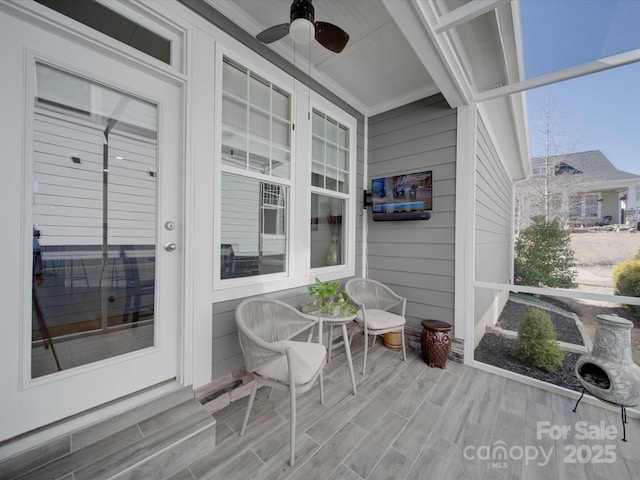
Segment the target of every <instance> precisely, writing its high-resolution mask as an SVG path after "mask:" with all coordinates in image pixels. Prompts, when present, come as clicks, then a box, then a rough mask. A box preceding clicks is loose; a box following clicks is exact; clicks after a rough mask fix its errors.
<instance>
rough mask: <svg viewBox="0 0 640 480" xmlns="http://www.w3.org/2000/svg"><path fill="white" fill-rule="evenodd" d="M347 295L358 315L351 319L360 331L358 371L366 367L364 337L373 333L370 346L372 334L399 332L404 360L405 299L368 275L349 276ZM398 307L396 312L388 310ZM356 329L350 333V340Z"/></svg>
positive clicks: (346, 288)
mask: <svg viewBox="0 0 640 480" xmlns="http://www.w3.org/2000/svg"><path fill="white" fill-rule="evenodd" d="M344 289H345V291H346V292H347V295H349V297H350V298H351V301H353V303H354V304H355V305H356V307H357V308H358V316H357V317H356V319H355V321H354V326H355V327H356V329H361V330H362V331H363V332H364V362H363V363H362V374H363V375H364V372H365V369H366V367H367V348H368V337H369V335H372V336H373V341H372V343H371V346H372V347H373V342H375V339H376V336H377V335H381V334H383V333H388V332H400V335H401V338H402V355H403V356H404V360H405V361H406V360H407V351H406V349H405V343H404V325H405V323H406V320H405V318H404V314H405V308H406V306H407V299H406V298H404V297H401V296H400V295H398V294H396V293H395V292H394V291H393V290H391V289H390V288H389V287H387V286H386V285H383V284H382V283H380V282H377V281H375V280H370V279H368V278H352V279H351V280H349V281H348V282H347V283H346V284H345V286H344ZM397 307H399V313H392V312H389V311H388V310H390V309H392V308H397ZM356 329H354V330H353V331H352V333H351V341H352V342H353V335H354V334H355V331H356Z"/></svg>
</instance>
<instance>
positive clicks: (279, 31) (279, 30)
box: [256, 23, 289, 43]
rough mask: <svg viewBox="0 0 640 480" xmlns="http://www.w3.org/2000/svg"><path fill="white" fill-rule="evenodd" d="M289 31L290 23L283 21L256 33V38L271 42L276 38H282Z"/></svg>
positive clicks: (263, 41)
mask: <svg viewBox="0 0 640 480" xmlns="http://www.w3.org/2000/svg"><path fill="white" fill-rule="evenodd" d="M288 33H289V24H288V23H283V24H280V25H274V26H273V27H270V28H267V29H266V30H264V31H262V32H260V33H259V34H258V35H256V39H258V40H260V41H261V42H262V43H271V42H275V41H276V40H280V39H281V38H282V37H284V36H286V35H287V34H288Z"/></svg>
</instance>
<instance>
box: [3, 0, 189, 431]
mask: <svg viewBox="0 0 640 480" xmlns="http://www.w3.org/2000/svg"><path fill="white" fill-rule="evenodd" d="M5 7H6V5H5ZM8 7H9V10H11V9H13V8H14V7H15V6H14V5H9V6H8ZM37 8H40V6H37ZM5 10H6V9H5V8H0V25H2V24H6V25H13V27H15V28H18V29H19V28H20V27H26V29H27V30H31V33H32V34H33V35H34V36H37V37H38V40H39V41H40V42H42V38H47V37H48V36H51V35H52V36H55V37H57V38H60V39H62V40H63V41H64V42H70V43H73V45H74V46H75V47H77V48H78V49H84V50H86V51H87V53H88V54H89V53H90V54H92V55H93V57H94V60H95V61H97V62H100V61H101V59H102V60H104V59H106V60H108V61H109V62H117V63H120V64H121V65H123V66H125V67H126V68H127V69H133V70H136V71H137V74H139V75H143V76H153V77H155V78H156V79H157V80H158V81H160V82H164V83H165V84H170V85H172V86H173V87H172V88H175V89H178V90H179V92H178V91H177V92H175V94H176V98H178V100H177V103H176V105H175V106H174V108H175V109H176V110H175V113H176V119H177V120H176V122H177V124H178V125H180V127H179V128H178V129H177V130H178V133H176V138H178V140H179V145H178V146H177V147H175V148H176V151H177V152H178V155H179V156H180V157H181V158H182V159H186V155H185V154H186V149H185V145H186V134H185V133H186V129H185V118H186V114H185V109H186V101H185V99H186V88H187V84H186V79H185V77H184V76H183V75H181V74H179V73H178V72H175V71H174V70H172V69H171V67H170V66H161V65H155V66H152V67H150V64H149V62H148V61H145V62H144V63H141V62H138V61H137V60H136V59H135V58H134V59H133V60H134V61H133V62H132V56H131V55H130V54H129V53H126V54H125V53H123V52H120V51H118V52H116V51H114V50H113V48H109V49H108V51H107V50H105V49H100V48H96V46H95V43H96V41H97V40H96V39H93V38H85V37H82V36H72V37H71V38H70V37H69V35H68V33H69V32H68V30H67V29H65V28H61V27H60V26H59V25H58V26H54V24H53V23H51V22H50V21H49V19H44V18H38V19H37V20H38V21H34V20H33V19H32V18H27V19H26V21H25V18H24V16H21V18H17V17H14V16H13V15H6V14H5ZM43 20H44V21H45V26H44V27H43V25H42V21H43ZM7 35H9V33H7ZM18 37H19V38H20V40H19V41H20V46H19V47H16V48H20V49H21V50H22V53H21V54H15V52H14V53H7V54H6V57H7V59H10V57H12V56H14V55H15V56H14V60H15V59H16V57H17V56H18V55H19V56H20V57H22V61H21V62H17V63H15V62H14V63H11V61H10V62H9V63H8V64H13V65H25V66H27V68H24V69H22V68H19V71H21V72H22V80H23V81H22V82H21V83H22V84H21V85H20V86H19V88H17V91H16V92H14V93H15V94H16V96H19V97H20V98H21V101H16V103H17V104H18V103H19V104H20V106H21V107H20V108H21V109H22V111H21V112H20V113H19V114H17V115H14V116H13V118H12V122H11V123H12V124H13V128H11V131H13V132H14V133H15V132H16V131H17V132H19V135H18V136H17V137H16V138H21V139H24V140H23V141H20V140H16V142H15V145H14V147H15V148H14V147H11V148H10V150H13V154H14V155H15V154H17V158H20V164H21V167H20V169H21V174H20V182H19V186H18V187H12V188H10V189H9V190H10V191H11V192H9V193H7V194H6V195H7V197H9V196H10V195H13V199H14V200H15V199H16V198H17V197H16V196H15V195H16V192H15V188H18V189H20V191H21V192H22V193H21V198H22V201H23V202H24V203H23V205H22V206H21V208H20V213H19V214H14V220H15V217H19V218H20V220H19V223H20V227H19V228H17V229H15V228H14V229H13V230H11V227H12V226H13V227H16V226H17V225H15V222H12V221H10V222H8V223H13V224H14V225H8V227H9V228H10V230H9V231H19V232H20V234H19V235H17V236H18V237H20V238H19V239H17V242H19V248H18V249H17V251H16V250H15V249H13V251H16V253H17V252H18V251H19V252H20V255H19V256H16V257H19V258H17V259H16V258H9V257H12V256H11V255H5V258H4V259H3V260H2V263H3V264H4V265H5V267H8V268H7V270H5V271H6V272H7V276H8V277H11V275H10V272H11V271H14V272H15V271H16V267H17V268H19V269H20V278H21V281H20V282H16V278H15V277H14V278H13V279H12V280H10V279H7V280H5V281H3V283H4V284H5V286H7V285H9V284H12V285H14V291H15V288H16V287H15V285H16V284H17V283H19V287H17V288H19V290H20V292H21V294H20V296H19V299H15V298H12V296H11V295H9V296H8V298H5V302H3V303H5V305H7V306H9V309H8V315H9V317H10V318H13V319H14V323H15V324H14V325H13V327H11V328H8V329H7V331H6V332H5V333H7V335H6V337H5V340H4V341H2V340H0V345H1V344H3V343H4V347H6V346H7V339H9V340H8V341H9V342H12V341H16V339H19V340H18V341H19V345H18V347H17V348H16V346H15V345H13V346H10V348H9V352H10V353H8V355H10V356H12V358H17V359H18V365H16V368H15V369H11V370H12V372H11V373H10V374H6V375H5V374H3V375H1V376H2V377H3V378H4V380H3V383H4V384H5V385H6V386H7V387H6V388H10V389H11V390H12V391H14V392H15V391H24V390H25V389H29V388H34V387H38V386H40V385H43V384H47V383H49V382H51V380H50V379H48V378H43V379H33V380H32V379H30V378H29V381H28V382H25V378H24V377H25V376H24V375H22V372H23V371H24V370H25V369H26V368H27V367H26V366H25V365H24V364H23V363H24V362H23V359H25V358H26V357H25V355H27V354H28V353H27V352H25V351H24V348H25V345H27V343H28V344H29V345H30V342H27V340H29V339H25V338H24V334H25V333H24V329H23V322H26V317H27V316H28V317H30V308H29V310H28V311H25V307H27V305H30V304H31V303H30V298H31V295H30V294H28V293H29V292H26V286H27V285H30V283H31V279H30V278H25V276H29V275H28V272H30V271H31V251H30V249H29V248H27V245H28V244H29V245H30V242H27V241H26V239H25V238H24V235H25V233H24V232H26V231H27V228H26V226H29V229H28V230H29V231H30V230H31V226H30V225H26V224H27V223H29V222H30V220H31V206H30V205H31V199H30V198H29V197H30V191H31V189H29V192H27V191H25V189H24V186H26V185H28V184H27V182H28V181H29V180H30V178H29V175H30V170H29V168H30V166H31V165H32V163H33V162H32V158H31V157H32V150H31V149H32V134H33V132H32V128H33V124H32V123H33V110H32V105H31V104H32V102H31V104H30V101H29V95H30V94H31V93H33V91H34V89H33V79H30V78H29V75H28V73H29V71H30V69H33V68H34V67H33V65H34V62H35V59H37V58H39V59H43V60H44V61H48V62H50V61H51V60H52V58H50V57H49V56H48V55H46V54H45V55H43V54H41V52H39V51H37V50H35V49H34V48H30V47H29V46H28V45H29V43H30V41H26V40H23V38H26V37H22V36H21V35H18ZM96 37H98V35H96ZM37 45H42V43H40V44H37ZM36 48H39V47H36ZM47 49H48V47H45V48H44V50H47ZM3 55H4V54H3ZM56 56H57V57H59V58H62V55H56ZM56 60H57V59H56ZM145 60H146V59H145ZM29 62H30V63H29ZM54 63H55V64H57V65H63V66H64V65H65V64H67V63H68V62H66V61H65V62H59V61H56V62H54ZM29 65H31V66H30V67H29ZM73 70H74V71H78V69H77V68H74V69H73ZM92 70H93V71H95V66H94V67H91V66H87V68H86V69H83V71H92ZM18 76H20V75H17V74H16V75H15V77H18ZM90 77H92V76H90ZM103 81H104V80H103ZM3 83H5V82H3ZM29 83H30V84H31V85H29ZM109 83H110V84H113V83H112V82H109ZM126 84H127V82H120V83H119V84H118V85H117V86H123V85H126ZM12 85H13V86H14V87H18V82H12V81H7V82H6V83H5V85H4V87H5V88H8V89H11V86H12ZM142 88H144V87H142ZM142 88H140V90H142ZM124 90H125V91H128V92H132V91H133V89H132V88H124ZM18 91H19V92H20V93H21V95H18ZM13 111H14V114H15V113H17V108H15V109H14V110H13ZM160 114H162V113H160ZM5 115H7V117H10V116H11V113H10V112H6V113H5ZM16 118H19V119H22V121H16ZM4 120H8V118H5V119H3V120H2V122H1V123H0V125H2V124H4V123H5V121H4ZM7 124H8V122H7ZM160 135H162V133H161V132H160ZM11 143H14V142H11ZM18 144H20V145H18ZM9 154H11V153H9ZM159 155H163V153H162V152H160V153H159ZM176 160H177V162H176V163H178V164H179V167H178V168H179V172H180V180H179V181H178V183H179V185H177V186H176V189H177V191H176V192H175V195H177V198H178V200H179V204H180V205H179V206H177V207H176V208H175V211H174V212H172V213H170V214H166V213H163V211H162V210H161V209H159V211H158V218H157V222H158V238H157V242H158V243H157V245H158V247H157V248H158V255H160V254H161V253H162V252H163V251H161V248H162V247H161V246H162V244H163V243H164V242H165V241H168V240H169V238H168V237H167V236H166V235H165V233H166V232H165V231H164V229H163V228H162V227H161V225H162V224H164V222H165V221H166V220H168V219H169V218H168V217H174V218H173V220H174V221H179V223H181V224H182V225H180V228H179V229H176V231H175V237H173V238H171V239H170V240H172V241H175V242H176V243H178V245H179V246H181V247H182V248H180V247H179V248H178V251H176V252H173V254H174V255H179V257H178V261H177V263H178V271H177V273H178V275H177V276H176V283H177V285H176V287H177V290H178V291H179V294H178V296H177V299H178V305H177V306H176V309H177V319H176V327H177V332H176V337H175V338H174V342H175V354H174V365H175V383H177V384H178V385H186V384H189V383H190V378H191V376H192V372H191V370H192V368H193V363H192V359H191V358H190V357H189V349H188V348H187V345H189V341H188V340H189V338H191V337H192V333H191V332H192V328H193V325H192V321H190V320H188V318H189V317H187V315H185V313H186V312H187V311H189V310H191V308H190V307H189V305H188V304H187V303H188V302H189V300H190V299H189V296H188V295H185V285H186V283H185V282H186V280H187V278H188V277H187V275H185V272H186V270H187V264H186V260H187V258H188V257H189V255H188V252H187V251H186V250H187V249H188V248H189V245H188V244H187V243H186V238H187V226H186V225H184V223H185V221H184V220H185V219H186V218H188V216H187V215H185V207H186V205H185V195H184V192H185V191H186V190H185V180H186V170H187V167H186V163H187V162H186V161H179V159H176ZM16 170H17V168H16ZM13 180H15V178H14V179H13ZM7 181H10V182H11V181H12V180H11V179H7ZM161 188H162V187H161V186H159V190H160V189H161ZM5 199H6V198H5ZM7 243H8V247H9V248H8V249H7V250H5V252H7V251H11V250H12V248H11V245H14V246H17V245H16V239H15V238H14V239H10V240H9V241H8V242H7ZM18 265H19V267H18ZM9 291H10V290H9V289H4V290H3V295H7V292H9ZM27 297H28V299H29V301H28V302H27V300H26V299H27ZM11 303H13V304H14V306H13V307H11V306H10V304H11ZM156 338H157V337H156ZM4 347H3V349H4ZM16 349H17V352H16ZM121 361H122V360H121V359H119V357H115V359H112V360H109V361H107V362H108V363H110V364H116V363H121ZM12 363H13V362H12ZM101 365H102V362H100V365H99V366H98V367H94V366H93V364H91V365H89V366H87V367H86V368H84V367H78V368H79V369H80V370H83V371H84V370H87V371H88V370H94V369H99V368H100V366H101ZM77 372H78V369H74V370H72V371H69V372H68V373H67V372H63V373H62V374H60V375H61V377H58V378H63V377H66V376H73V375H76V374H77ZM7 375H8V376H9V377H8V378H7ZM94 375H95V374H94ZM56 380H57V379H56ZM25 383H27V384H25ZM161 383H163V382H161ZM149 387H150V388H152V389H153V386H147V387H143V388H142V389H147V388H149ZM14 389H15V390H14ZM165 389H166V388H165ZM137 390H139V389H131V388H130V387H129V388H128V390H127V391H124V393H118V395H117V396H116V397H115V398H104V399H103V400H104V401H102V403H105V402H109V401H112V400H117V399H119V398H122V397H123V396H126V395H130V394H134V393H135V392H136V391H137ZM161 390H162V388H161ZM3 396H4V395H3ZM100 404H101V403H95V401H94V402H93V403H91V404H89V405H86V408H83V409H81V410H78V411H71V412H68V415H75V414H77V413H81V412H83V411H86V409H88V408H94V407H97V406H100ZM0 405H1V410H2V411H3V412H4V414H5V415H7V414H8V415H18V416H20V415H19V414H20V413H24V412H20V407H21V406H20V404H19V402H17V403H16V402H15V400H14V401H13V402H12V401H9V402H5V400H4V399H2V400H0ZM63 418H66V414H65V415H63V416H59V417H56V416H53V417H51V416H49V417H47V416H46V415H45V416H39V417H38V419H36V420H35V421H29V422H23V423H21V424H20V426H18V427H17V429H16V427H15V425H14V427H12V428H9V429H7V430H5V429H4V428H0V430H2V431H4V434H2V438H0V441H2V440H6V439H9V438H12V437H14V436H15V435H19V434H22V433H25V432H26V431H29V430H32V429H34V428H38V427H41V426H43V425H46V424H48V423H50V422H55V421H58V420H61V419H63ZM3 423H5V422H4V421H0V426H2V424H3Z"/></svg>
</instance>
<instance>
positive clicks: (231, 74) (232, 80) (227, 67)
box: [222, 58, 247, 100]
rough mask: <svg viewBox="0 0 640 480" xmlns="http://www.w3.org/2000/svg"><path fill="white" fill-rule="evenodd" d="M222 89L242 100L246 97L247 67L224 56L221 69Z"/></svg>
mask: <svg viewBox="0 0 640 480" xmlns="http://www.w3.org/2000/svg"><path fill="white" fill-rule="evenodd" d="M222 90H223V91H224V92H225V93H229V94H231V95H233V96H235V97H238V98H240V99H242V100H246V99H247V69H246V68H243V67H241V66H240V65H238V64H237V63H234V62H232V61H231V60H229V59H227V58H225V61H224V64H223V70H222Z"/></svg>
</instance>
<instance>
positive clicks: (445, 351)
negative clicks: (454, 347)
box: [420, 320, 452, 368]
mask: <svg viewBox="0 0 640 480" xmlns="http://www.w3.org/2000/svg"><path fill="white" fill-rule="evenodd" d="M422 327H423V330H422V333H421V334H420V345H421V346H422V358H424V361H425V362H426V363H427V364H428V365H429V366H430V367H431V368H435V367H438V368H447V366H446V365H447V358H448V357H449V352H450V351H451V338H449V332H450V331H451V328H452V327H451V325H449V324H448V323H446V322H441V321H440V320H423V321H422Z"/></svg>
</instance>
